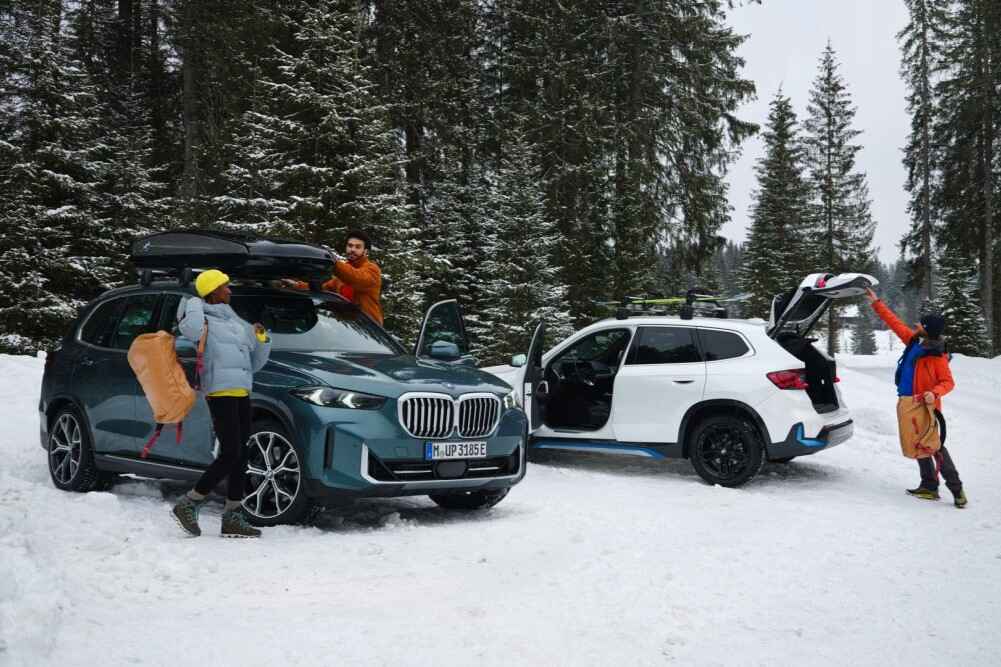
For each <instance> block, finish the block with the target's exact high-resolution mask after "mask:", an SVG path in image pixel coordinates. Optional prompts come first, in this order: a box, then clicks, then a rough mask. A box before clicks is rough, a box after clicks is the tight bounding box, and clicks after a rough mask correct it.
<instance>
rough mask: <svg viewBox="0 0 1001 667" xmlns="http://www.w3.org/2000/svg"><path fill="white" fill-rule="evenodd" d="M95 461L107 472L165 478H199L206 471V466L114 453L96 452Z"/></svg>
mask: <svg viewBox="0 0 1001 667" xmlns="http://www.w3.org/2000/svg"><path fill="white" fill-rule="evenodd" d="M94 463H95V464H96V465H97V467H98V468H99V469H100V470H105V471H107V472H126V473H133V474H135V475H142V476H149V477H157V478H163V479H177V480H197V479H198V478H199V477H201V476H202V473H203V472H205V469H204V468H193V467H191V466H182V465H176V464H173V463H160V462H156V461H144V460H142V459H134V458H130V457H128V456H116V455H114V454H94Z"/></svg>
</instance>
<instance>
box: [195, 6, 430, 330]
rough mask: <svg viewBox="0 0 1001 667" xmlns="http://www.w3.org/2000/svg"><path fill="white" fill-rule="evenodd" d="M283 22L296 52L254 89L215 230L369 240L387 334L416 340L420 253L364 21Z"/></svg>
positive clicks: (350, 9) (311, 18)
mask: <svg viewBox="0 0 1001 667" xmlns="http://www.w3.org/2000/svg"><path fill="white" fill-rule="evenodd" d="M314 5H315V6H314ZM293 10H295V11H293ZM285 20H286V21H287V25H288V27H289V28H290V29H291V30H294V34H295V42H294V44H293V48H290V49H289V50H286V51H283V50H279V49H275V50H274V51H273V53H272V55H271V58H272V59H273V63H272V67H271V68H269V69H271V70H272V71H274V72H275V75H274V76H269V77H267V78H263V79H261V80H260V81H258V82H257V84H256V86H255V89H256V91H257V92H256V95H255V99H254V101H253V107H252V108H251V110H249V111H248V112H247V113H246V114H244V116H243V119H242V122H241V123H240V125H239V127H238V130H237V136H236V139H235V140H234V142H233V144H232V145H231V146H230V147H229V151H230V152H231V154H232V155H233V159H232V163H231V164H230V166H229V168H228V169H227V170H226V172H225V174H224V178H225V180H226V183H227V188H226V191H227V194H226V195H222V196H218V197H216V198H215V199H214V202H215V204H216V206H217V207H218V219H219V223H218V224H220V225H221V226H222V227H224V228H228V229H232V230H237V231H246V232H254V233H262V234H269V235H274V236H281V237H288V238H293V239H302V240H305V241H309V242H312V243H320V244H324V245H327V246H330V247H333V248H335V249H338V250H341V249H342V248H343V244H344V232H345V231H347V230H348V229H353V228H359V229H363V230H365V231H367V232H368V233H369V235H370V236H371V237H372V243H373V248H372V258H373V260H375V261H376V262H377V263H378V264H379V265H380V266H381V268H382V269H383V272H384V275H385V280H386V284H385V285H384V291H383V299H384V306H385V311H386V314H387V318H386V324H387V328H389V329H390V330H391V331H394V332H396V333H398V335H401V337H403V338H408V337H409V336H411V335H412V334H413V332H415V331H416V330H417V327H418V325H419V322H420V319H419V318H420V314H421V313H420V312H419V311H420V305H421V303H422V301H423V296H422V293H421V287H420V285H419V283H418V281H417V279H416V272H415V268H416V266H417V263H418V260H419V253H420V248H419V247H418V246H417V245H416V242H415V235H416V230H415V229H414V228H413V225H412V224H411V223H410V216H409V212H408V207H407V205H406V202H405V197H404V192H403V187H402V172H401V170H400V167H399V165H400V163H401V156H400V150H399V142H398V140H397V137H396V135H395V133H394V132H393V129H392V127H391V126H390V122H389V110H388V108H387V106H386V105H385V104H383V103H381V102H380V101H379V100H378V99H377V97H376V96H375V92H374V84H373V83H372V80H371V70H370V68H369V66H368V65H366V64H365V62H364V61H363V60H362V58H361V44H360V42H359V31H360V29H361V27H362V26H361V24H360V22H363V21H364V20H366V19H365V16H364V15H363V14H362V13H360V12H359V11H358V5H357V3H354V2H348V1H346V0H324V1H323V2H320V3H296V4H295V6H294V7H293V8H291V9H290V10H289V13H288V14H287V15H286V16H285Z"/></svg>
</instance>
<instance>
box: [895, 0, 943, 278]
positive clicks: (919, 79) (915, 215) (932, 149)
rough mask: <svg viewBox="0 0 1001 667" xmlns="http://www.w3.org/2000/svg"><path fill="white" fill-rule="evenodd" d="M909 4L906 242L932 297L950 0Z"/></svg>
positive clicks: (903, 43) (904, 55)
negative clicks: (939, 91)
mask: <svg viewBox="0 0 1001 667" xmlns="http://www.w3.org/2000/svg"><path fill="white" fill-rule="evenodd" d="M904 4H905V5H906V6H907V10H908V12H909V13H910V21H909V22H908V24H907V25H906V26H905V27H904V29H903V30H901V31H900V33H898V35H897V40H898V41H899V42H900V48H901V74H902V76H903V78H904V81H905V83H906V84H907V89H908V92H907V111H908V113H909V114H910V116H911V129H910V132H909V134H908V137H907V145H906V146H905V147H904V157H903V161H904V167H906V169H907V183H906V184H905V188H906V189H907V191H908V192H909V193H910V195H911V198H910V201H909V202H908V206H907V210H908V213H910V216H911V227H910V229H909V230H908V232H907V233H906V234H905V235H904V237H903V239H902V240H901V245H902V247H903V249H904V250H905V251H907V252H909V253H910V254H911V255H912V256H913V258H914V261H913V264H914V269H915V270H914V278H915V280H916V281H917V282H918V284H920V285H921V288H922V291H923V292H924V295H925V296H931V295H932V292H933V284H934V279H933V275H932V254H933V252H932V240H933V233H934V228H935V222H936V220H937V218H938V214H937V212H936V211H935V207H936V205H937V204H938V203H939V201H938V199H939V198H938V189H939V187H940V184H941V181H940V173H939V169H938V162H939V159H940V158H939V154H938V153H939V151H938V147H937V146H936V143H935V140H934V139H935V138H934V135H933V127H934V124H935V120H936V115H937V114H938V104H937V96H936V92H935V80H936V76H937V75H938V74H939V73H940V72H941V70H942V68H943V67H944V63H943V49H944V47H945V44H944V40H945V31H946V30H947V29H948V22H949V4H950V0H904Z"/></svg>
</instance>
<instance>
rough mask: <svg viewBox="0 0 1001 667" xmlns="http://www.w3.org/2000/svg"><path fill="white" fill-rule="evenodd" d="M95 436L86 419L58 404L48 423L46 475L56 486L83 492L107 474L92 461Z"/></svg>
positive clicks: (97, 484) (98, 483)
mask: <svg viewBox="0 0 1001 667" xmlns="http://www.w3.org/2000/svg"><path fill="white" fill-rule="evenodd" d="M93 442H94V439H93V438H92V437H91V434H90V429H89V428H88V427H87V422H86V421H85V420H84V419H83V417H81V416H80V412H79V411H78V410H77V409H76V408H74V407H71V406H66V407H64V408H61V409H60V410H59V411H58V412H57V413H56V414H55V416H54V417H53V418H52V421H51V423H50V424H49V442H48V446H47V447H46V450H47V452H48V456H47V458H48V461H49V477H50V478H51V479H52V483H53V484H54V485H55V487H56V488H57V489H62V490H63V491H76V492H79V493H86V492H88V491H94V490H105V489H103V488H99V487H101V486H102V481H103V480H104V479H106V478H107V477H106V474H105V473H102V472H101V471H100V470H98V469H97V466H96V465H95V464H94V446H93Z"/></svg>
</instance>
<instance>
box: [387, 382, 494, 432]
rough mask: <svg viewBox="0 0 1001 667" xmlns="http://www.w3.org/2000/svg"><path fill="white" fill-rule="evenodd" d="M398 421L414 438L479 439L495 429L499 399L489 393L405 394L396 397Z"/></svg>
mask: <svg viewBox="0 0 1001 667" xmlns="http://www.w3.org/2000/svg"><path fill="white" fill-rule="evenodd" d="M399 417H400V424H401V425H402V426H403V428H404V429H405V430H406V431H407V433H409V434H410V435H412V436H413V437H415V438H435V439H442V438H449V437H452V436H453V435H454V434H455V432H456V431H457V432H458V436H459V437H460V438H482V437H485V436H488V435H490V434H491V433H493V432H494V430H496V428H497V424H498V423H499V422H500V418H501V400H500V398H499V397H497V396H494V395H493V394H465V395H463V396H462V397H460V398H459V399H454V398H452V397H451V396H447V395H444V394H441V395H438V394H419V393H418V394H409V395H404V396H402V397H401V398H400V403H399Z"/></svg>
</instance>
